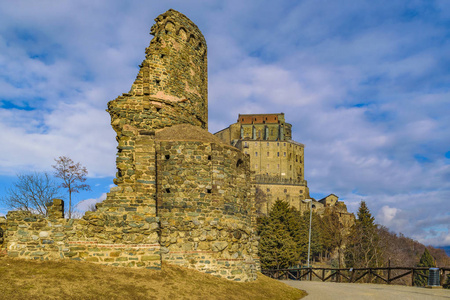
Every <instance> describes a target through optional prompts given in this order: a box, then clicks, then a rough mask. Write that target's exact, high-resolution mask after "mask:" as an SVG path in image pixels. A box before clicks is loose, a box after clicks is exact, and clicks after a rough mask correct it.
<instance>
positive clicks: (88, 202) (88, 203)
mask: <svg viewBox="0 0 450 300" xmlns="http://www.w3.org/2000/svg"><path fill="white" fill-rule="evenodd" d="M105 199H106V193H103V194H101V195H100V197H98V198H90V199H85V200H81V201H80V202H78V203H77V205H76V207H75V208H76V209H77V210H79V211H81V212H86V211H88V210H90V209H91V208H92V206H94V205H95V204H97V203H100V202H102V201H103V200H105Z"/></svg>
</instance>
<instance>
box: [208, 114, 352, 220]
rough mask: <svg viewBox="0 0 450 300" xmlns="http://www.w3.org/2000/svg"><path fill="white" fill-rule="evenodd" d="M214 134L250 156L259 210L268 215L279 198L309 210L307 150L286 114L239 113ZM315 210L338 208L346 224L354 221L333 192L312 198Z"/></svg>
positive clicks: (322, 210) (321, 211) (320, 212)
mask: <svg viewBox="0 0 450 300" xmlns="http://www.w3.org/2000/svg"><path fill="white" fill-rule="evenodd" d="M215 135H216V136H217V137H219V138H220V139H222V140H223V141H224V142H225V143H227V144H229V145H232V146H234V147H236V148H238V149H240V150H241V151H243V152H244V153H245V154H247V155H248V156H249V157H250V169H251V171H252V172H253V173H254V175H255V177H254V183H255V187H256V190H257V192H256V199H255V201H256V203H255V206H256V211H257V213H261V214H267V213H268V212H269V211H270V208H271V206H272V205H273V203H274V202H275V201H276V200H284V201H286V202H288V203H289V204H290V205H291V206H293V207H295V208H296V209H297V210H299V211H300V212H304V211H308V210H309V205H310V204H309V203H305V202H303V200H305V199H309V198H311V197H310V195H309V188H308V185H307V181H306V180H305V177H304V174H305V164H304V159H305V156H304V149H305V146H304V145H303V144H301V143H298V142H296V141H293V140H292V125H291V124H289V123H287V122H286V120H285V116H284V113H273V114H240V115H239V116H238V119H237V122H236V123H233V124H231V125H230V126H228V127H227V128H225V129H222V130H220V131H219V132H216V133H215ZM312 202H313V203H312V208H313V211H315V212H317V213H319V214H322V213H323V212H324V211H325V208H327V207H328V208H332V207H334V208H335V212H336V213H338V214H339V216H340V218H341V220H342V222H343V223H344V224H351V223H352V220H353V215H352V214H350V213H348V212H347V208H346V206H345V204H344V203H343V202H341V201H339V200H338V197H337V196H336V195H334V194H330V195H328V196H326V197H325V198H323V199H320V200H316V199H312Z"/></svg>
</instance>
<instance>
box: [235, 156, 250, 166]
mask: <svg viewBox="0 0 450 300" xmlns="http://www.w3.org/2000/svg"><path fill="white" fill-rule="evenodd" d="M246 154H247V153H246ZM243 163H244V161H243V160H242V159H238V160H237V162H236V167H237V168H239V167H240V166H242V164H243Z"/></svg>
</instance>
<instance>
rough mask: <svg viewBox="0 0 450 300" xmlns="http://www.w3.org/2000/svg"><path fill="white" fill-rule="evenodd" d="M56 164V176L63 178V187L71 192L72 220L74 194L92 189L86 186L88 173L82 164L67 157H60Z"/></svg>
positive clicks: (70, 216) (70, 212)
mask: <svg viewBox="0 0 450 300" xmlns="http://www.w3.org/2000/svg"><path fill="white" fill-rule="evenodd" d="M55 161H56V164H55V165H52V167H53V168H54V169H55V176H56V177H58V178H61V179H62V181H63V183H62V184H61V187H63V188H66V189H67V191H68V192H69V219H71V218H72V193H79V192H80V191H81V190H86V191H89V190H90V189H91V187H90V186H89V185H88V184H84V183H83V182H85V181H86V175H87V174H88V171H87V169H86V167H84V166H82V165H81V164H80V163H74V161H73V160H72V159H70V158H69V157H67V156H60V157H58V159H55Z"/></svg>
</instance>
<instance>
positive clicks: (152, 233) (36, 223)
mask: <svg viewBox="0 0 450 300" xmlns="http://www.w3.org/2000/svg"><path fill="white" fill-rule="evenodd" d="M55 200H56V201H54V204H56V205H55V206H58V204H59V203H60V201H61V200H59V199H55ZM55 202H56V203H55ZM54 212H55V214H54V215H49V217H44V216H40V215H34V214H31V213H30V212H23V211H10V212H8V214H7V231H6V236H5V239H6V240H7V245H6V246H7V251H8V256H10V257H19V258H25V259H41V260H49V259H51V260H54V259H72V260H79V261H88V262H94V263H101V264H106V265H113V266H128V267H148V268H155V269H159V268H160V267H161V260H160V255H159V250H160V249H159V248H160V247H159V243H158V234H157V232H158V227H159V225H158V222H156V220H155V218H147V219H144V218H143V217H142V216H139V215H138V214H136V213H134V214H133V213H129V214H127V215H125V216H126V218H120V219H119V218H115V217H114V216H111V215H106V214H102V213H98V212H96V213H94V212H87V213H86V215H85V216H84V217H83V218H82V219H71V220H69V219H64V218H62V215H61V212H62V211H60V212H59V213H57V211H56V210H55V211H54Z"/></svg>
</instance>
